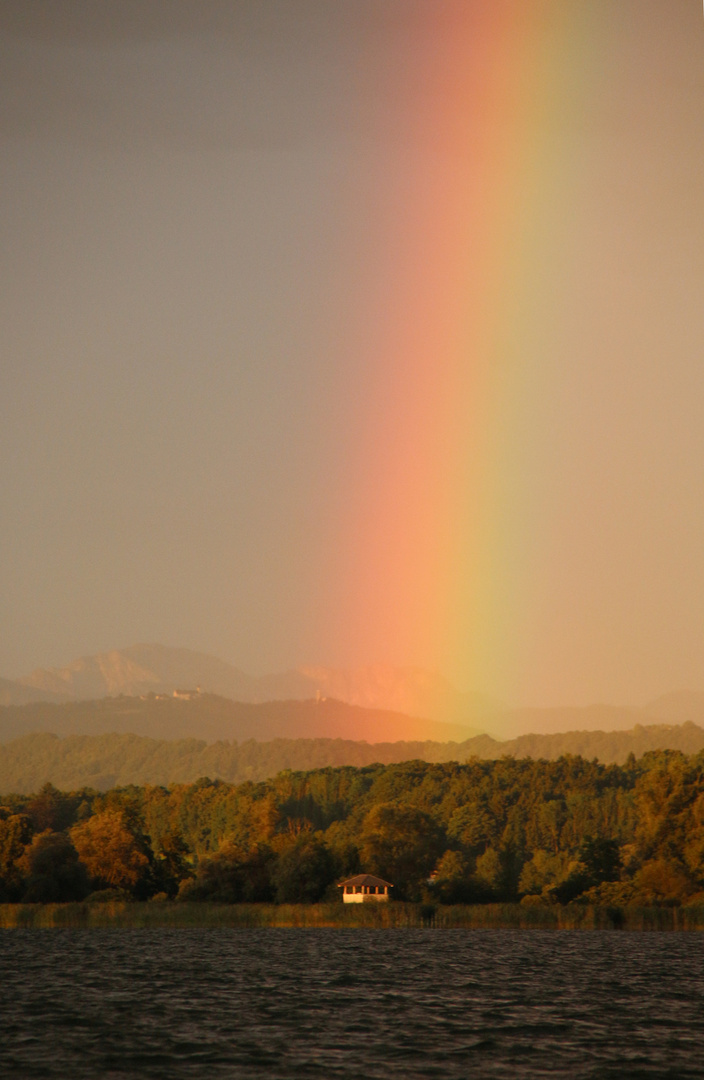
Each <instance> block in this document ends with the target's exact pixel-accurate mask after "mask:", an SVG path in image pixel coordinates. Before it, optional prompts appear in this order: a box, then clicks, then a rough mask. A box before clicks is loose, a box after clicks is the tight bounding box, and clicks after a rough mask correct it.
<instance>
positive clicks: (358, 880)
mask: <svg viewBox="0 0 704 1080" xmlns="http://www.w3.org/2000/svg"><path fill="white" fill-rule="evenodd" d="M343 885H376V886H377V888H378V887H379V885H385V886H386V888H387V889H393V885H392V884H391V882H390V881H384V879H383V878H380V877H374V875H373V874H356V875H355V877H351V878H347V880H346V881H341V882H340V884H339V885H338V886H337V887H338V889H341V888H342V886H343Z"/></svg>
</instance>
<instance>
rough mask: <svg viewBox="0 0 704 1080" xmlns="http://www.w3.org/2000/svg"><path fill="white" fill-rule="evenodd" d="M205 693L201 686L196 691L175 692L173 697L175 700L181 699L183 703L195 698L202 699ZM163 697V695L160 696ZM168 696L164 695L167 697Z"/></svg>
mask: <svg viewBox="0 0 704 1080" xmlns="http://www.w3.org/2000/svg"><path fill="white" fill-rule="evenodd" d="M202 693H203V691H202V690H201V688H200V686H197V687H196V688H195V690H174V692H173V696H174V697H175V698H181V699H182V700H183V701H192V700H193V698H197V697H200V696H201V694H202ZM159 696H160V697H161V695H159ZM165 696H166V695H164V697H165Z"/></svg>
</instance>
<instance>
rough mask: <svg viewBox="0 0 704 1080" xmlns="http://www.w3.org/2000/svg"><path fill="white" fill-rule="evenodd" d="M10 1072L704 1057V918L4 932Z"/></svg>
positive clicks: (381, 1072)
mask: <svg viewBox="0 0 704 1080" xmlns="http://www.w3.org/2000/svg"><path fill="white" fill-rule="evenodd" d="M0 986H1V987H2V998H1V1004H0V1024H1V1031H2V1035H1V1037H0V1075H2V1076H3V1077H5V1076H7V1077H15V1076H16V1077H22V1078H27V1080H33V1078H35V1077H36V1078H39V1077H41V1078H49V1080H51V1078H54V1077H61V1078H64V1077H67V1076H70V1077H72V1078H75V1080H84V1078H88V1077H90V1078H93V1077H101V1078H105V1080H127V1078H132V1077H140V1078H152V1077H154V1078H157V1077H158V1078H160V1080H161V1078H163V1077H164V1076H167V1075H168V1076H169V1077H171V1078H173V1080H181V1078H183V1080H187V1078H196V1077H198V1078H203V1077H208V1078H209V1080H210V1078H214V1080H218V1078H221V1077H223V1078H224V1077H228V1078H232V1077H238V1076H240V1075H242V1076H244V1075H246V1076H247V1077H254V1078H257V1077H262V1078H263V1077H267V1078H272V1080H278V1078H288V1077H291V1076H292V1075H294V1074H295V1075H296V1076H297V1077H303V1078H306V1077H310V1078H316V1077H323V1076H325V1077H329V1076H331V1075H335V1076H338V1077H348V1076H349V1077H352V1076H355V1077H357V1076H359V1075H360V1074H362V1075H364V1076H365V1077H368V1078H370V1080H374V1078H376V1077H379V1078H382V1077H383V1078H384V1080H388V1077H389V1075H397V1076H403V1077H404V1078H406V1077H408V1078H410V1080H414V1078H424V1080H425V1078H430V1077H439V1078H447V1080H455V1078H457V1080H464V1078H466V1077H468V1076H480V1077H488V1078H494V1077H509V1076H510V1077H515V1076H518V1077H525V1078H529V1080H531V1078H536V1080H537V1078H543V1077H549V1078H555V1077H569V1078H570V1080H597V1078H599V1080H602V1078H610V1077H617V1076H623V1075H624V1074H628V1076H629V1077H633V1078H639V1077H643V1078H645V1077H648V1078H652V1077H678V1078H686V1077H701V1076H703V1075H704V1066H702V1060H703V1059H702V1051H703V1050H704V1037H703V1033H704V936H700V935H696V934H638V933H628V934H626V933H623V934H619V933H603V932H602V933H599V932H594V933H590V932H569V931H567V932H557V933H556V932H545V933H542V932H538V931H534V932H525V931H523V932H521V931H508V930H496V931H492V930H487V931H465V930H446V931H434V930H393V931H383V930H116V931H115V930H48V931H36V930H30V931H23V930H13V931H8V932H4V933H0Z"/></svg>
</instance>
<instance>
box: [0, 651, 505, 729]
mask: <svg viewBox="0 0 704 1080" xmlns="http://www.w3.org/2000/svg"><path fill="white" fill-rule="evenodd" d="M4 683H5V686H4V687H3V688H2V689H3V690H4V694H3V698H2V703H3V704H6V705H13V704H18V705H19V704H23V703H24V702H25V701H27V700H39V698H37V697H35V698H33V699H28V698H27V697H26V693H27V690H30V691H31V692H33V693H34V694H42V695H46V698H45V700H52V701H57V700H71V699H74V700H87V699H95V698H101V697H106V696H110V697H116V696H118V695H119V694H125V695H127V696H138V695H140V694H147V693H150V692H153V693H157V694H163V693H166V694H170V693H173V691H174V690H176V689H185V688H188V689H195V688H196V687H198V686H200V687H201V688H202V690H203V691H205V692H207V693H211V694H217V695H219V696H220V697H226V698H230V700H232V701H241V702H247V703H252V704H255V703H259V702H264V701H305V700H307V699H310V698H316V697H318V696H322V697H334V698H337V699H338V700H339V701H344V702H346V703H347V704H349V705H361V706H364V707H365V708H373V709H383V710H392V711H394V712H399V713H405V714H407V715H410V716H421V717H425V718H427V719H429V720H437V721H441V722H445V723H453V724H460V725H462V726H464V727H476V726H477V720H479V719H483V718H484V717H486V716H489V715H491V714H493V713H494V712H496V711H497V708H498V706H497V704H496V703H493V702H490V701H489V700H488V699H486V698H482V697H481V696H480V695H472V694H463V693H461V692H460V691H458V690H456V689H455V688H454V687H453V686H452V685H451V684H450V683H449V682H448V681H447V680H446V679H444V678H443V677H442V676H441V675H438V674H436V673H433V672H429V671H424V670H423V669H421V668H413V667H406V668H398V667H392V666H390V665H384V664H375V665H371V666H368V667H363V668H355V669H336V668H327V667H304V668H301V669H299V670H297V671H286V672H281V673H278V674H273V675H264V676H260V677H255V676H251V675H246V674H245V673H244V672H243V671H240V670H239V669H238V668H235V667H233V666H232V665H231V664H227V663H225V661H224V660H219V659H218V658H217V657H214V656H209V655H208V654H206V653H200V652H194V651H193V650H190V649H177V648H170V647H167V646H165V645H132V646H130V647H129V648H126V649H113V650H111V651H110V652H105V653H98V654H96V655H95V656H84V657H81V658H80V659H78V660H74V661H73V662H72V663H70V664H68V665H67V666H66V667H64V668H38V669H36V670H35V671H33V672H32V673H31V674H30V675H27V676H24V677H23V678H20V679H17V680H15V681H14V682H13V681H11V680H4ZM12 686H17V687H18V688H19V689H18V691H17V697H16V699H14V700H13V699H12V698H11V694H10V692H9V691H10V690H11V688H12ZM482 726H483V725H482Z"/></svg>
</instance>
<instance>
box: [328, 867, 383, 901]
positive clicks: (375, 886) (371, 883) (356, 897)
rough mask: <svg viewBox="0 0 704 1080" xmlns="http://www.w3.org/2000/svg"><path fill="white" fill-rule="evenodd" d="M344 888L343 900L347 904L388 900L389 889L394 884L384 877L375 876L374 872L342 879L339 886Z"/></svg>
mask: <svg viewBox="0 0 704 1080" xmlns="http://www.w3.org/2000/svg"><path fill="white" fill-rule="evenodd" d="M337 887H338V889H342V900H343V903H345V904H363V903H364V902H365V901H366V900H381V901H384V900H388V899H389V889H393V885H392V884H391V882H389V881H384V880H383V878H380V877H374V876H373V875H372V874H357V875H356V876H355V877H351V878H348V879H347V881H341V882H340V884H339V885H338V886H337Z"/></svg>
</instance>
